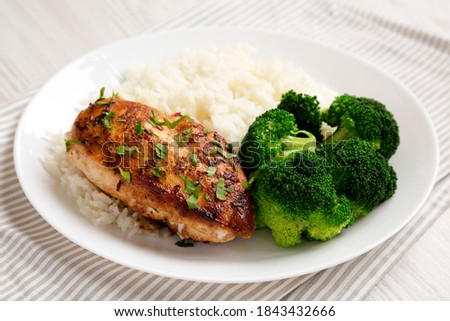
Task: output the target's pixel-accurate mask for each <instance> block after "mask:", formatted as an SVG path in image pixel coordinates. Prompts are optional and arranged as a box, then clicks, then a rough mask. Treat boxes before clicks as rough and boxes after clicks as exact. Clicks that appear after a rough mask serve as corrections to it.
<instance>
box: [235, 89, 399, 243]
mask: <svg viewBox="0 0 450 321" xmlns="http://www.w3.org/2000/svg"><path fill="white" fill-rule="evenodd" d="M282 97H283V98H282V101H281V102H280V104H279V106H278V108H276V109H275V108H274V109H271V110H268V111H266V112H265V113H264V114H262V115H261V116H259V117H257V118H256V120H255V121H254V122H253V123H252V124H251V125H250V126H249V129H248V132H247V134H246V135H245V137H244V139H243V141H242V147H241V150H240V156H241V158H242V159H243V161H244V163H245V164H250V165H252V166H253V167H251V168H250V170H249V172H250V173H251V174H250V182H249V189H250V191H251V197H252V202H253V204H254V208H255V215H256V227H257V229H265V228H268V229H270V230H271V232H272V235H273V237H274V239H275V243H276V244H277V245H279V246H283V247H291V246H294V245H297V244H299V243H301V242H302V241H303V240H304V239H306V240H320V241H326V240H329V239H331V238H333V237H335V236H336V235H338V234H339V233H340V232H341V230H342V229H344V228H346V227H348V226H350V225H351V224H352V222H353V221H354V220H355V219H357V218H359V217H361V216H364V215H367V214H368V213H370V212H371V211H372V210H373V209H374V208H375V207H376V206H377V205H379V204H381V203H382V202H384V201H386V200H387V199H389V198H390V197H392V196H393V195H394V193H395V191H396V188H397V175H396V172H395V171H394V169H393V167H392V166H391V165H389V163H388V157H390V156H392V154H393V153H394V152H395V150H396V149H397V146H398V144H399V139H398V135H399V132H398V125H397V122H396V120H395V118H394V116H393V115H392V114H391V113H390V112H389V111H388V110H387V109H386V108H385V107H384V105H382V104H381V103H380V102H377V101H375V100H373V99H369V98H362V97H358V98H357V97H354V96H349V95H343V96H339V97H337V98H336V100H335V101H334V102H333V103H332V104H331V107H330V108H329V109H327V110H324V111H322V112H319V117H320V115H322V119H324V120H331V121H330V124H324V126H323V127H326V126H328V125H335V124H336V123H338V124H339V127H338V128H337V130H335V132H334V133H333V134H332V135H331V136H330V137H328V138H327V139H325V140H324V141H323V143H322V144H317V142H316V138H315V136H314V135H312V134H311V133H309V132H307V131H306V130H305V128H306V127H308V129H311V128H313V130H314V127H311V126H309V125H308V124H311V123H314V122H316V124H317V115H318V111H317V108H316V107H313V108H312V107H311V106H314V105H315V103H314V97H311V96H309V95H306V94H297V93H295V92H294V91H289V92H287V93H286V94H284V95H283V96H282ZM283 100H284V101H283ZM287 101H288V102H289V104H286V102H287ZM283 104H284V107H283ZM286 105H288V108H286V107H285V106H286ZM280 106H281V108H283V109H280ZM285 110H289V112H287V111H285ZM311 110H312V112H311ZM369 117H373V118H374V121H373V123H370V122H369ZM336 118H337V119H338V120H339V121H335V119H336ZM293 124H296V125H295V126H296V127H295V130H293V129H292V126H294V125H293ZM297 124H298V127H297ZM302 124H305V125H304V127H303V128H302ZM322 131H323V130H322ZM296 135H297V136H298V135H302V136H303V137H297V136H296ZM305 135H306V137H308V138H305V137H304V136H305ZM319 137H320V136H319ZM335 138H337V139H335ZM299 139H300V140H305V139H309V140H310V141H309V142H307V143H306V144H303V145H302V144H299V143H297V141H298V140H299ZM249 141H250V143H249ZM308 144H309V145H310V146H314V148H305V147H307V146H308ZM296 147H298V148H296ZM249 160H250V161H249ZM254 160H257V161H255V162H254V163H252V162H251V161H254Z"/></svg>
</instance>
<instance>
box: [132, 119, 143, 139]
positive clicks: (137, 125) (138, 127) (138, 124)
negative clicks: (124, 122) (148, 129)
mask: <svg viewBox="0 0 450 321" xmlns="http://www.w3.org/2000/svg"><path fill="white" fill-rule="evenodd" d="M134 130H135V131H136V133H137V134H138V135H139V136H141V135H142V133H143V132H144V127H142V123H141V122H140V121H138V122H137V124H136V126H135V127H134Z"/></svg>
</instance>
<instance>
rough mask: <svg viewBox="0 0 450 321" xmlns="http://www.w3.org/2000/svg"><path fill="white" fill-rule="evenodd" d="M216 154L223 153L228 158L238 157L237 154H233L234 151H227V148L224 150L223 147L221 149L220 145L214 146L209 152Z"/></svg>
mask: <svg viewBox="0 0 450 321" xmlns="http://www.w3.org/2000/svg"><path fill="white" fill-rule="evenodd" d="M215 154H220V155H222V156H223V157H225V158H226V159H230V158H233V157H237V155H235V154H232V153H228V152H227V151H225V150H223V149H221V148H218V147H214V148H213V149H211V151H210V152H209V155H211V156H213V155H215Z"/></svg>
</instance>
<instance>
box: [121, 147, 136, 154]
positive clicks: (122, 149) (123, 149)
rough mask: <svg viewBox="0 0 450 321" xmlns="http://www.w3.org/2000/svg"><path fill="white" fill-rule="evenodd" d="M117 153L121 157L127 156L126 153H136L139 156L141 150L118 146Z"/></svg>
mask: <svg viewBox="0 0 450 321" xmlns="http://www.w3.org/2000/svg"><path fill="white" fill-rule="evenodd" d="M116 152H117V154H119V155H125V154H126V153H136V154H139V149H138V148H137V147H136V146H133V147H128V146H117V148H116Z"/></svg>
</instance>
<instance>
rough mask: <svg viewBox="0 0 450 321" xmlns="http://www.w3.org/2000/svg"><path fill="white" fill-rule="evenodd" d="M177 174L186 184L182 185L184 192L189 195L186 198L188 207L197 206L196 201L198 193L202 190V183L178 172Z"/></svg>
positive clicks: (193, 207)
mask: <svg viewBox="0 0 450 321" xmlns="http://www.w3.org/2000/svg"><path fill="white" fill-rule="evenodd" d="M178 176H179V177H180V178H181V179H182V180H183V181H184V182H185V184H186V186H185V187H184V192H185V193H186V194H188V195H189V197H188V198H187V199H186V203H187V205H188V207H189V208H190V209H195V208H197V201H198V197H199V195H200V191H201V190H202V185H200V183H199V182H197V181H194V180H192V179H190V178H187V177H184V176H183V175H182V174H180V173H179V174H178Z"/></svg>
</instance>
